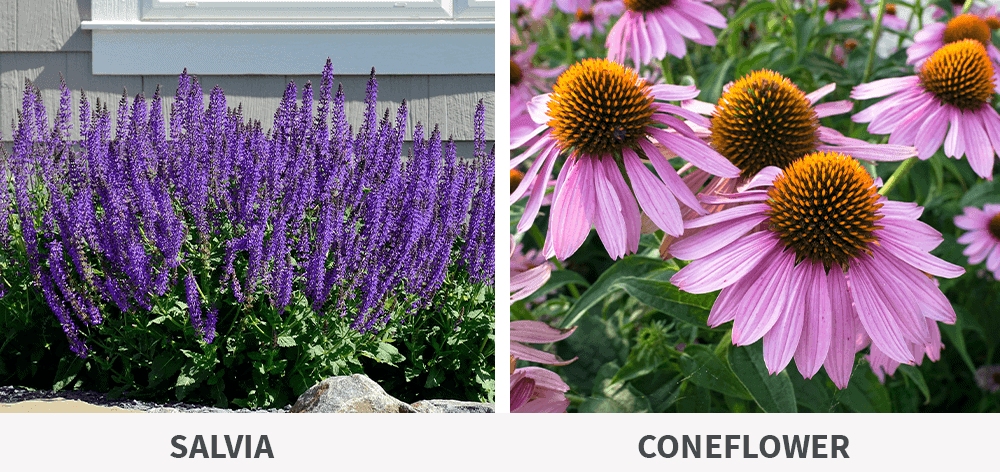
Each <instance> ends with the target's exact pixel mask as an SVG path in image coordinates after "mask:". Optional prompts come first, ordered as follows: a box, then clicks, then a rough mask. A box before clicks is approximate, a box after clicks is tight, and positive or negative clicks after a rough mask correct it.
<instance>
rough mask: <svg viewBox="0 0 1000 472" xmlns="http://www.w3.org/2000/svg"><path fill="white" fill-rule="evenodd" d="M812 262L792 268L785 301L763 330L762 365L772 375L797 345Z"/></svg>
mask: <svg viewBox="0 0 1000 472" xmlns="http://www.w3.org/2000/svg"><path fill="white" fill-rule="evenodd" d="M812 266H813V264H809V263H805V264H799V265H798V266H797V267H795V268H794V269H792V274H793V280H792V281H791V282H790V284H789V290H790V291H791V294H790V296H789V298H788V304H787V305H786V306H785V309H784V310H783V312H782V313H781V314H780V315H779V316H778V320H777V321H776V322H775V323H774V325H773V326H771V328H770V329H769V330H768V331H767V333H766V334H764V365H766V366H767V371H768V373H770V374H772V375H773V374H776V373H778V372H781V371H782V370H784V369H785V367H786V366H787V365H788V363H789V362H790V361H791V360H792V354H795V350H796V348H797V347H798V345H799V338H800V337H801V336H802V327H803V323H804V322H805V317H806V316H807V312H806V311H805V308H806V307H805V305H806V302H807V300H808V297H809V294H810V292H812V291H813V268H812Z"/></svg>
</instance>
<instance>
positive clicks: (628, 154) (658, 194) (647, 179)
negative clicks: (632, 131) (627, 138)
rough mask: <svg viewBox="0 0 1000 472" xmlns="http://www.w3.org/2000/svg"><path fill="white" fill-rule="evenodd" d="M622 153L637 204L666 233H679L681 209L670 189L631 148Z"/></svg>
mask: <svg viewBox="0 0 1000 472" xmlns="http://www.w3.org/2000/svg"><path fill="white" fill-rule="evenodd" d="M622 154H623V155H624V159H625V169H626V171H627V172H628V176H629V180H631V181H632V188H633V190H634V191H635V197H636V199H637V200H638V201H639V205H640V206H642V208H644V209H645V210H646V215H647V216H649V218H650V219H651V220H653V223H655V224H656V226H658V227H660V228H662V229H664V230H665V231H667V232H668V233H674V234H679V233H681V232H682V231H683V230H684V222H683V221H681V209H680V206H678V205H677V200H675V199H674V196H673V195H672V194H671V193H670V191H669V190H668V189H667V188H666V187H665V186H664V185H663V182H661V181H660V179H658V178H657V177H656V176H655V175H653V173H652V172H650V171H649V169H647V168H646V166H645V165H643V164H642V162H641V161H640V160H639V156H638V155H637V154H636V153H635V151H633V150H631V149H625V150H624V151H623V152H622Z"/></svg>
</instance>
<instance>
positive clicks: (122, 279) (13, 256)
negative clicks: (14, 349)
mask: <svg viewBox="0 0 1000 472" xmlns="http://www.w3.org/2000/svg"><path fill="white" fill-rule="evenodd" d="M60 91H61V100H60V105H59V109H58V111H57V112H56V115H55V116H54V117H53V119H52V121H51V124H50V121H49V118H48V116H47V115H46V113H47V112H46V109H45V107H44V106H43V105H42V100H41V96H40V93H39V90H38V89H37V88H36V87H34V86H33V85H32V84H31V83H30V82H27V81H26V83H25V88H24V95H23V102H22V108H21V110H20V112H19V114H18V118H17V123H16V125H15V126H14V136H13V147H12V152H11V153H10V154H9V155H7V154H6V153H4V155H3V163H2V164H3V177H4V181H5V183H6V186H5V188H6V190H7V191H5V192H0V199H2V201H0V219H2V221H3V224H2V225H0V228H3V233H2V235H0V244H2V246H0V252H2V255H0V257H2V260H3V262H4V276H5V277H4V280H3V281H2V284H3V293H4V294H5V297H4V301H5V302H6V303H7V305H8V307H10V308H11V310H12V312H17V313H24V314H25V315H24V316H25V317H30V316H40V315H41V314H42V312H46V311H48V312H50V313H51V314H50V315H49V316H51V317H53V318H54V319H55V320H57V322H58V325H59V327H60V328H61V330H62V332H63V333H64V334H65V338H66V340H67V342H68V348H69V350H71V351H72V353H74V354H75V355H76V356H77V357H78V358H79V360H77V361H73V360H68V359H66V358H62V360H61V361H60V362H61V364H60V367H59V372H57V373H56V386H57V387H69V386H73V385H74V381H75V382H76V384H80V381H79V380H78V377H79V375H80V374H79V372H81V369H83V370H87V369H92V368H94V366H95V364H94V363H95V362H96V365H98V366H101V367H100V368H98V369H97V370H106V371H107V372H106V373H109V374H110V377H112V380H110V381H107V385H102V386H99V387H106V388H108V389H112V390H115V392H116V393H128V392H131V393H136V392H137V391H139V392H142V391H148V389H150V388H153V387H156V386H157V385H159V384H160V383H162V382H163V381H164V380H168V379H169V380H171V381H173V388H174V389H175V393H176V396H177V397H178V398H183V397H186V396H188V395H189V394H190V393H191V392H192V391H194V390H196V389H197V388H206V389H208V390H209V391H210V392H209V393H204V392H203V393H202V394H201V397H204V399H207V400H209V401H214V402H216V403H219V404H226V403H228V400H234V401H236V403H237V404H243V405H249V406H273V405H281V404H287V403H288V402H289V401H294V396H295V395H297V394H298V393H301V391H302V390H304V389H305V388H307V387H308V386H310V385H311V384H312V383H313V382H315V381H318V380H320V379H322V378H323V377H324V376H326V375H332V374H335V373H338V372H339V373H344V372H355V371H361V370H363V365H362V363H361V361H360V360H359V359H360V358H362V357H367V358H371V359H375V360H376V361H378V362H386V363H390V364H394V363H398V362H400V361H402V360H403V358H404V356H403V354H400V353H399V352H398V349H397V348H396V347H394V346H393V345H392V341H393V337H394V336H396V335H397V334H399V333H400V332H399V330H400V329H406V326H413V325H421V324H423V318H425V317H427V316H428V313H432V312H434V311H435V310H439V309H440V308H441V306H443V305H446V303H443V302H441V300H442V299H447V298H448V295H449V294H448V293H444V294H441V296H439V292H440V291H442V287H445V289H446V290H452V291H454V290H457V288H456V287H458V289H460V290H459V291H463V293H464V295H463V297H464V298H463V299H464V300H466V303H464V304H459V305H460V306H458V305H456V306H453V307H451V308H452V309H453V310H455V316H454V319H452V320H450V321H449V320H441V321H442V322H446V323H451V324H452V326H448V329H449V331H451V332H456V331H460V326H461V325H460V322H461V321H462V319H463V318H464V317H468V316H481V317H487V318H488V319H489V320H490V322H489V323H486V324H487V325H491V324H492V318H493V309H492V304H493V295H492V293H493V279H494V266H493V264H494V262H493V261H494V245H493V232H494V228H493V226H494V205H493V193H494V190H493V185H494V183H493V175H494V170H493V162H494V160H493V159H494V157H493V151H492V150H490V151H489V152H488V153H487V150H486V148H485V146H486V141H485V134H484V118H485V117H484V114H485V108H484V106H483V103H482V101H480V103H479V106H478V108H477V109H476V110H475V120H474V121H475V127H476V132H475V153H474V156H471V158H463V157H459V156H457V154H456V148H455V144H454V142H453V141H450V140H449V141H443V140H442V137H441V135H440V132H439V130H438V129H437V127H435V128H434V129H433V130H425V129H424V128H423V127H422V126H421V125H420V124H417V126H416V128H415V129H414V130H413V141H412V149H406V150H404V142H403V139H404V136H405V134H406V119H407V107H406V102H405V101H404V102H403V104H402V106H400V107H399V109H398V110H397V111H396V113H395V114H390V111H389V110H388V109H386V110H385V112H384V114H383V115H381V117H379V115H378V113H377V104H376V98H377V92H378V84H377V82H376V80H375V71H374V69H373V70H372V75H371V78H370V80H369V82H368V87H367V95H366V98H365V104H366V109H365V113H364V117H363V120H361V124H360V126H359V127H358V129H357V131H356V132H355V130H354V129H352V126H351V125H349V124H348V117H347V115H346V114H345V111H344V92H343V87H342V86H341V87H339V88H338V89H337V90H334V80H333V67H332V64H331V63H330V61H329V60H328V61H327V64H326V67H325V68H324V70H323V74H322V80H321V83H320V87H319V90H318V91H316V90H314V89H313V87H312V85H311V84H310V83H306V84H305V86H304V87H302V89H301V94H300V90H299V89H298V88H297V87H296V85H295V83H294V82H291V83H289V84H288V85H287V87H286V89H285V92H284V95H283V97H282V99H281V103H280V105H279V107H278V109H277V110H276V111H275V114H274V124H273V126H272V128H271V129H270V130H265V129H264V128H263V126H262V125H261V123H260V122H258V121H251V120H248V119H246V118H244V116H243V110H242V105H240V106H237V107H235V108H233V107H231V106H229V104H228V103H227V101H226V96H225V94H224V93H223V91H222V89H220V88H219V87H215V88H214V89H213V90H212V91H211V93H209V94H208V95H207V96H208V100H207V101H208V103H204V101H205V100H204V97H205V94H204V93H203V91H202V88H201V84H200V83H199V82H198V79H197V77H195V76H192V75H189V74H188V73H187V71H186V70H185V71H184V73H183V74H181V76H180V77H179V79H178V87H177V92H176V94H175V96H174V99H173V103H172V104H169V108H168V110H169V115H168V116H169V118H168V119H165V118H164V117H165V114H164V106H166V105H165V104H164V97H162V96H161V93H160V89H159V87H157V90H156V92H155V93H154V95H153V98H152V101H150V102H147V100H146V99H145V97H144V96H143V95H142V94H141V93H140V94H138V95H137V96H135V97H134V98H133V99H132V100H129V97H128V96H127V95H126V94H124V93H123V95H122V98H121V101H120V103H119V104H118V107H117V109H116V110H115V113H116V115H117V116H116V118H117V119H116V120H114V126H112V119H111V118H112V117H111V112H110V111H109V108H108V104H107V103H101V102H100V100H98V101H96V102H95V103H93V104H92V103H91V102H90V101H89V100H88V99H87V97H86V95H85V94H81V99H80V102H79V104H78V114H79V123H80V129H79V136H80V138H79V139H78V140H74V139H70V128H71V125H70V122H71V115H72V103H71V95H70V92H69V89H68V88H67V86H66V84H65V82H64V81H63V82H62V83H61V85H60ZM317 93H318V95H317ZM406 147H408V148H409V147H410V146H409V144H407V146H406ZM462 287H464V288H462ZM39 294H40V298H41V300H38V298H39ZM470 294H471V295H470ZM435 300H437V301H435ZM39 302H41V303H44V308H43V307H41V303H39ZM10 318H11V319H13V318H15V316H14V315H11V316H10ZM489 330H490V331H492V328H490V329H489ZM480 331H483V332H479V333H473V334H468V333H467V334H468V335H470V336H472V335H474V336H477V337H482V338H483V339H484V341H482V342H480V340H479V339H478V338H477V340H476V344H481V345H482V348H480V349H479V352H476V353H475V354H476V356H479V357H485V358H486V359H491V358H492V333H488V334H487V333H486V332H485V330H483V329H482V327H480ZM487 338H488V340H489V348H488V349H486V344H487V343H486V342H485V340H486V339H487ZM8 340H10V336H8ZM46 342H48V341H46ZM477 347H479V346H477ZM9 352H10V349H8V353H9ZM0 353H3V349H2V348H0ZM8 353H3V354H4V356H5V357H6V356H7V354H8ZM116 353H118V354H116ZM486 356H489V357H486ZM34 357H35V358H36V360H38V359H37V357H39V356H38V355H37V354H36V355H35V356H34ZM116 357H122V358H123V359H119V360H118V361H117V363H116V361H115V359H116ZM345 359H347V360H345ZM480 360H482V359H478V357H477V359H476V361H477V362H478V361H480ZM479 363H480V364H482V365H480V366H479V367H478V368H479V369H488V371H489V373H490V375H485V374H484V375H482V376H481V377H482V379H483V382H481V384H480V385H477V386H476V388H472V389H471V390H470V392H471V393H469V392H463V394H464V395H471V396H472V397H487V396H490V395H491V392H487V391H486V390H484V389H483V388H482V387H483V386H484V385H487V383H488V382H486V379H487V378H488V380H489V382H492V367H491V366H492V361H489V362H479ZM487 364H488V365H487ZM241 365H242V367H241V368H245V369H249V370H250V371H251V372H250V374H251V375H247V376H246V377H248V378H252V379H253V381H250V382H247V381H243V380H241V381H238V382H237V381H235V380H234V379H237V378H239V377H240V375H239V369H240V367H238V366H241ZM224 367H230V368H231V369H230V372H229V374H225V373H222V372H220V368H223V369H222V370H223V371H224V370H225V369H224ZM0 368H2V365H0ZM31 369H33V370H37V369H38V368H37V366H34V367H32V368H31ZM22 370H23V369H22ZM2 373H3V372H2V370H0V374H2ZM143 373H145V374H146V376H145V377H147V378H142V377H143V375H141V374H143ZM276 377H290V381H291V385H290V386H289V387H288V388H277V387H274V386H270V387H269V386H268V384H269V382H270V383H274V381H273V380H274V378H276ZM81 378H82V377H81ZM227 379H228V380H229V382H230V385H229V386H226V385H224V384H225V383H226V380H227ZM147 380H148V382H146V381H147ZM234 382H237V383H240V384H241V385H242V387H240V388H234V385H232V384H233V383H234ZM279 382H281V383H283V384H288V383H289V381H288V380H287V379H285V380H279ZM490 385H491V383H490ZM75 386H80V385H75ZM99 387H98V388H99ZM234 392H235V393H234ZM196 396H197V395H196ZM470 399H477V398H470Z"/></svg>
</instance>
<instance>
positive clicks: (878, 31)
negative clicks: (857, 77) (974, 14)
mask: <svg viewBox="0 0 1000 472" xmlns="http://www.w3.org/2000/svg"><path fill="white" fill-rule="evenodd" d="M971 2H972V0H966V4H969V3H971ZM884 16H885V0H879V1H878V16H876V17H875V28H874V29H873V30H872V48H871V49H870V50H869V51H868V62H866V63H865V75H864V76H862V77H861V83H863V84H867V83H868V78H869V77H871V75H872V65H874V64H875V49H877V46H878V39H879V36H881V35H882V18H883V17H884Z"/></svg>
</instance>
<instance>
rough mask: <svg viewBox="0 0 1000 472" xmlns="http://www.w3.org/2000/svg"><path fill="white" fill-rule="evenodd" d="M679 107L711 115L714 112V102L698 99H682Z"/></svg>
mask: <svg viewBox="0 0 1000 472" xmlns="http://www.w3.org/2000/svg"><path fill="white" fill-rule="evenodd" d="M681 107H683V108H686V109H688V110H691V111H693V112H695V113H698V114H701V115H706V116H711V115H712V113H714V112H715V104H713V103H708V102H703V101H700V100H684V101H683V102H681Z"/></svg>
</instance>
